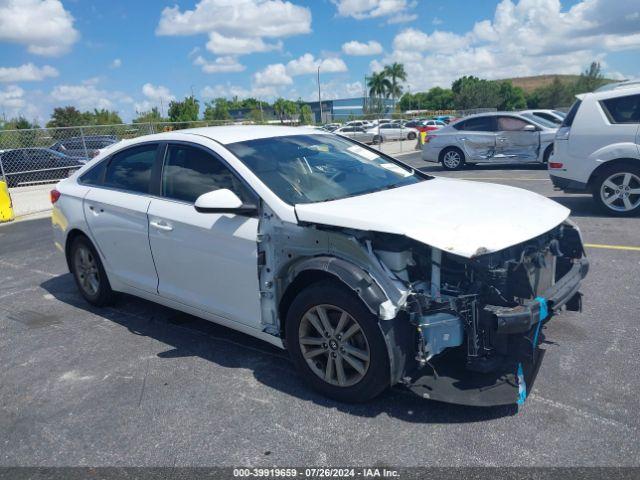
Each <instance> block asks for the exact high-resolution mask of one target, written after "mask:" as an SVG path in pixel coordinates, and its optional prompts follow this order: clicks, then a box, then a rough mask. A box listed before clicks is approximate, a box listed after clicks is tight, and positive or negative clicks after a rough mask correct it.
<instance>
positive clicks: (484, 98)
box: [451, 76, 501, 110]
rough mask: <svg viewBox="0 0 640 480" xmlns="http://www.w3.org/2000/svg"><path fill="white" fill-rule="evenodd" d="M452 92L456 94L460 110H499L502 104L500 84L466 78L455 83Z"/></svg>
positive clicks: (470, 77) (457, 105) (456, 101)
mask: <svg viewBox="0 0 640 480" xmlns="http://www.w3.org/2000/svg"><path fill="white" fill-rule="evenodd" d="M451 90H452V91H453V94H454V98H455V106H456V108H458V109H460V110H467V109H473V108H487V107H488V108H498V107H499V106H500V104H501V97H500V85H499V83H498V82H492V81H489V80H481V79H479V78H478V77H474V76H468V77H467V76H465V77H462V78H459V79H458V80H456V81H455V82H453V85H451Z"/></svg>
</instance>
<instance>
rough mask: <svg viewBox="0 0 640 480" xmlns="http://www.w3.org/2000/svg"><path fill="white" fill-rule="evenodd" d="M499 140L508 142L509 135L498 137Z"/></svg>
mask: <svg viewBox="0 0 640 480" xmlns="http://www.w3.org/2000/svg"><path fill="white" fill-rule="evenodd" d="M498 140H500V141H501V142H506V141H507V137H498Z"/></svg>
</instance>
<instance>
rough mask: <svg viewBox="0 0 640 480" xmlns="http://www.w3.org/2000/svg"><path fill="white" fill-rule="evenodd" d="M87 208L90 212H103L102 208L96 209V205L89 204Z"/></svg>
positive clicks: (95, 213)
mask: <svg viewBox="0 0 640 480" xmlns="http://www.w3.org/2000/svg"><path fill="white" fill-rule="evenodd" d="M89 210H91V212H92V213H93V214H94V215H98V212H99V213H104V208H101V209H99V210H98V209H97V208H96V207H94V206H93V205H89Z"/></svg>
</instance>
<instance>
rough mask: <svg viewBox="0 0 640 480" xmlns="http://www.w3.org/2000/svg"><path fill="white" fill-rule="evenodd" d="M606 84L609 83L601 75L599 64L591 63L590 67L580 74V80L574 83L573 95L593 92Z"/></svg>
mask: <svg viewBox="0 0 640 480" xmlns="http://www.w3.org/2000/svg"><path fill="white" fill-rule="evenodd" d="M607 83H609V82H608V81H607V80H606V79H605V78H604V75H602V67H601V65H600V62H591V65H589V67H588V68H587V69H586V70H585V71H584V72H582V74H581V75H580V78H579V79H578V80H577V81H576V85H575V93H576V94H578V93H588V92H593V91H594V90H597V89H598V88H600V87H601V86H603V85H606V84H607Z"/></svg>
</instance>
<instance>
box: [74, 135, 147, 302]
mask: <svg viewBox="0 0 640 480" xmlns="http://www.w3.org/2000/svg"><path fill="white" fill-rule="evenodd" d="M157 149H158V145H157V144H147V145H142V146H137V147H132V148H129V149H126V150H122V151H121V152H118V153H117V154H115V155H114V156H113V158H111V159H110V160H109V161H108V164H107V166H106V171H105V174H104V179H101V181H100V185H98V186H94V187H92V188H91V190H90V191H89V193H88V194H87V195H86V196H85V198H84V201H83V208H84V217H85V219H86V221H87V224H88V225H89V230H90V232H91V236H92V237H93V239H94V241H95V244H96V245H97V247H98V249H99V250H100V252H101V254H102V257H103V259H104V264H105V268H106V270H107V271H108V272H109V275H110V276H112V277H113V278H114V279H116V280H118V281H120V282H122V283H124V284H126V285H129V286H131V287H135V288H139V289H141V290H144V291H146V292H149V293H157V287H158V277H157V275H156V270H155V267H154V264H153V259H152V257H151V248H150V247H149V225H148V221H147V209H148V208H149V203H150V202H151V199H150V197H149V188H150V183H151V178H152V172H153V171H154V166H155V162H156V152H157Z"/></svg>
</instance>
